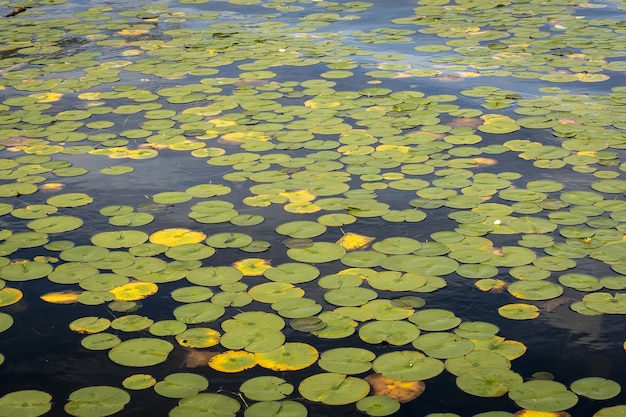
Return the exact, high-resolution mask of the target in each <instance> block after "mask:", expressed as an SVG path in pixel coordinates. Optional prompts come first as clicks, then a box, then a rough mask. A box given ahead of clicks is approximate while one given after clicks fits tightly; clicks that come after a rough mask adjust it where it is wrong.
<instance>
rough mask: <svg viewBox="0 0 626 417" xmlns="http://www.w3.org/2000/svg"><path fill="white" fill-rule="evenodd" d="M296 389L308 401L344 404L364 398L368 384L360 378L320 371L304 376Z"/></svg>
mask: <svg viewBox="0 0 626 417" xmlns="http://www.w3.org/2000/svg"><path fill="white" fill-rule="evenodd" d="M298 391H299V392H300V394H301V395H302V396H303V397H304V398H306V399H307V400H309V401H315V402H321V403H323V404H328V405H345V404H350V403H354V402H357V401H359V400H360V399H362V398H364V397H365V396H366V395H367V394H368V393H369V391H370V385H369V384H368V383H367V382H366V381H364V380H362V379H360V378H355V377H352V376H346V375H344V374H337V373H322V374H316V375H312V376H310V377H307V378H305V379H304V380H303V381H302V382H301V383H300V385H299V386H298Z"/></svg>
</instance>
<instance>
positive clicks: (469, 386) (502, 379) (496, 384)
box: [456, 367, 524, 397]
mask: <svg viewBox="0 0 626 417" xmlns="http://www.w3.org/2000/svg"><path fill="white" fill-rule="evenodd" d="M523 381H524V380H523V379H522V377H521V376H520V375H519V374H518V373H516V372H513V371H511V370H509V369H503V368H494V367H479V368H476V369H474V370H471V371H469V372H465V373H463V374H461V375H460V376H459V377H457V379H456V384H457V386H458V387H459V388H460V389H461V390H463V391H465V392H467V393H468V394H471V395H475V396H477V397H501V396H503V395H504V394H506V393H507V392H508V391H509V390H510V389H511V388H514V387H516V386H517V385H520V384H521V383H522V382H523Z"/></svg>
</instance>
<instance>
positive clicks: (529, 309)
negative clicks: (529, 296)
mask: <svg viewBox="0 0 626 417" xmlns="http://www.w3.org/2000/svg"><path fill="white" fill-rule="evenodd" d="M498 314H500V315H501V316H502V317H506V318H507V319H511V320H531V319H534V318H537V317H539V314H540V313H539V308H538V307H537V306H535V305H532V304H523V303H514V304H505V305H503V306H502V307H500V308H498Z"/></svg>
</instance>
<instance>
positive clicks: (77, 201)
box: [46, 193, 93, 207]
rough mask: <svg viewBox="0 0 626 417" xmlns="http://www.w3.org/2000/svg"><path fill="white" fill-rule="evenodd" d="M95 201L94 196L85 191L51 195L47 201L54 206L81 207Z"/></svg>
mask: <svg viewBox="0 0 626 417" xmlns="http://www.w3.org/2000/svg"><path fill="white" fill-rule="evenodd" d="M91 202H93V198H92V197H91V196H89V195H87V194H85V193H67V194H59V195H55V196H54V197H50V198H49V199H48V200H46V203H47V204H49V205H51V206H54V207H80V206H84V205H87V204H89V203H91Z"/></svg>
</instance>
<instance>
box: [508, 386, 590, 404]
mask: <svg viewBox="0 0 626 417" xmlns="http://www.w3.org/2000/svg"><path fill="white" fill-rule="evenodd" d="M509 397H510V398H511V399H512V400H513V401H515V403H516V404H517V405H518V406H520V407H523V408H526V409H528V410H533V411H562V410H567V409H568V408H571V407H573V406H574V405H576V403H577V402H578V397H577V396H576V394H574V393H573V392H571V391H568V389H567V387H566V386H565V385H563V384H560V383H558V382H555V381H541V380H535V381H526V382H524V383H521V384H518V385H516V386H514V387H512V388H511V390H510V391H509Z"/></svg>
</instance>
